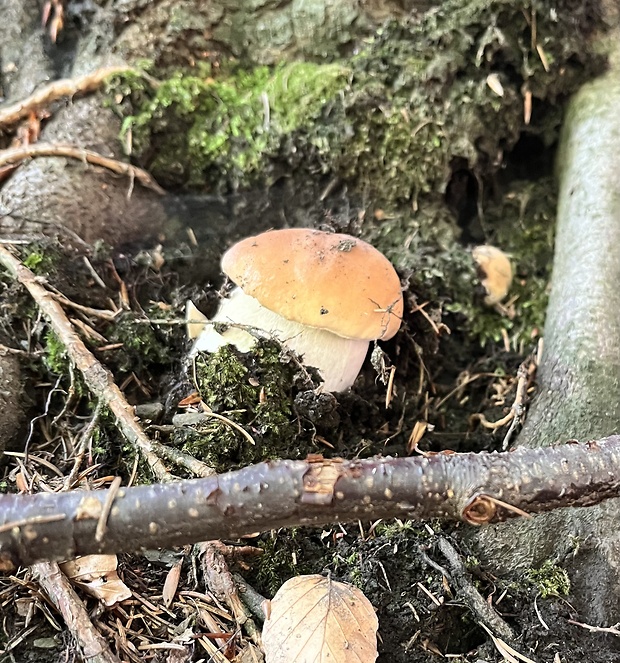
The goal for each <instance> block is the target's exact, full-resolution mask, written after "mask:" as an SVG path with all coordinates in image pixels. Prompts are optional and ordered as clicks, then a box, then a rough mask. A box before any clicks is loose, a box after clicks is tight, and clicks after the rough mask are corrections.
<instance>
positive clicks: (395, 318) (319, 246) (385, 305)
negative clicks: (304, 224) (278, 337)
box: [222, 228, 403, 341]
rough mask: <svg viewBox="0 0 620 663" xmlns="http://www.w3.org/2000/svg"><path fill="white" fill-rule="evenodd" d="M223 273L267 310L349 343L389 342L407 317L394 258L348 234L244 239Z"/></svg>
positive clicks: (294, 232) (301, 232)
mask: <svg viewBox="0 0 620 663" xmlns="http://www.w3.org/2000/svg"><path fill="white" fill-rule="evenodd" d="M222 270H223V271H224V273H226V274H227V275H228V276H229V277H230V278H231V279H232V280H233V281H234V282H235V283H236V284H237V285H238V286H239V287H240V288H241V289H242V290H243V292H245V293H246V294H247V295H251V296H252V297H255V298H256V299H257V300H258V301H259V302H260V303H261V304H262V305H263V306H264V307H265V308H268V309H269V310H271V311H274V312H275V313H279V314H280V315H281V316H283V317H285V318H287V319H289V320H295V321H296V322H300V323H301V324H304V325H308V326H310V327H318V328H320V329H327V330H329V331H331V332H333V333H334V334H338V335H339V336H344V337H346V338H357V339H364V340H369V341H370V340H374V339H388V338H392V336H394V334H396V332H397V331H398V329H399V327H400V323H401V320H402V315H403V295H402V292H401V287H400V280H399V278H398V275H397V274H396V271H395V270H394V267H392V264H391V263H390V261H389V260H388V259H387V258H386V257H385V256H384V255H383V254H382V253H380V252H379V251H377V249H375V248H374V247H373V246H371V245H370V244H368V243H367V242H364V241H362V240H361V239H357V238H355V237H351V236H350V235H342V234H334V233H327V232H322V231H320V230H310V229H308V228H289V229H285V230H273V231H270V232H266V233H262V234H261V235H257V236H256V237H247V238H246V239H243V240H241V241H240V242H239V243H237V244H235V245H234V246H232V247H231V248H230V249H229V250H228V251H227V252H226V253H225V254H224V256H223V258H222Z"/></svg>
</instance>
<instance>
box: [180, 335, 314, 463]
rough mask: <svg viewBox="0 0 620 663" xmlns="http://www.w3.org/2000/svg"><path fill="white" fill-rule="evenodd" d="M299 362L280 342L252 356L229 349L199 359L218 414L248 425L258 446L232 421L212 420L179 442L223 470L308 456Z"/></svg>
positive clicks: (200, 382)
mask: <svg viewBox="0 0 620 663" xmlns="http://www.w3.org/2000/svg"><path fill="white" fill-rule="evenodd" d="M298 372H299V368H298V366H297V364H296V363H295V362H293V361H291V359H290V357H289V356H287V355H286V354H284V353H283V352H282V350H281V348H280V347H279V345H277V344H276V343H274V342H270V341H261V342H260V343H258V344H257V346H256V348H255V349H254V350H253V351H252V352H249V353H246V354H242V353H239V352H238V351H237V350H235V348H233V347H232V346H225V347H223V348H221V349H220V350H219V351H218V352H216V353H214V354H207V353H200V354H199V355H198V356H197V357H196V359H195V377H196V386H197V388H198V391H199V393H200V395H201V397H202V399H203V401H204V402H205V403H206V404H207V405H208V406H209V407H210V408H211V409H212V410H213V411H214V412H216V413H219V414H221V415H223V416H225V417H226V418H227V419H229V420H230V421H232V422H234V423H235V424H238V425H239V426H241V427H243V429H244V430H245V431H247V433H248V434H249V435H250V436H251V437H252V438H253V440H254V442H255V444H254V445H252V444H251V443H250V441H249V440H248V439H247V438H246V437H245V436H244V435H243V434H241V433H240V431H239V430H238V429H236V428H235V427H234V426H233V425H231V424H230V423H227V422H225V421H222V420H221V419H216V418H213V419H208V420H207V421H206V422H204V423H201V424H199V425H197V426H196V427H195V428H184V429H182V431H181V432H180V433H179V437H178V440H177V441H178V442H181V443H182V444H183V447H184V449H185V451H187V452H189V453H191V454H194V455H196V456H197V457H199V458H202V459H203V460H205V461H206V462H208V463H209V464H211V465H213V466H214V467H216V468H217V469H218V470H219V471H224V470H229V469H231V468H232V466H235V465H246V464H249V463H255V462H259V461H261V460H267V459H270V458H291V457H300V456H302V457H303V456H305V455H306V454H307V453H308V452H309V451H310V447H308V445H307V443H306V442H303V441H301V440H300V439H299V438H298V437H297V433H298V425H297V421H296V417H295V415H294V412H293V394H294V386H293V384H294V382H295V379H296V375H297V373H298Z"/></svg>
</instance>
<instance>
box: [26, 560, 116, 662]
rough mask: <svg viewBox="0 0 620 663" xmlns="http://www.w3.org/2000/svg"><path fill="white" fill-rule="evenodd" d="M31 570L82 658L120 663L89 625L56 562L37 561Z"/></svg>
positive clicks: (82, 607) (86, 615)
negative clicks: (65, 625)
mask: <svg viewBox="0 0 620 663" xmlns="http://www.w3.org/2000/svg"><path fill="white" fill-rule="evenodd" d="M32 570H33V572H34V576H35V578H36V580H37V582H38V583H39V585H41V587H42V588H43V589H44V590H45V593H46V594H47V596H48V597H49V598H50V600H51V601H52V603H53V604H54V605H55V606H56V609H57V610H58V612H60V614H61V615H62V616H63V619H64V620H65V623H66V624H67V627H68V628H69V630H70V632H71V633H72V635H73V637H74V638H75V639H76V642H77V643H78V646H79V648H80V651H81V655H82V658H83V659H84V660H86V661H88V662H89V663H120V659H118V658H117V657H116V656H115V655H114V654H113V653H112V651H111V650H110V648H109V646H108V643H107V642H106V640H105V638H103V637H102V636H101V634H100V633H99V631H97V629H96V628H95V627H94V626H93V624H92V622H91V621H90V617H89V616H88V612H87V610H86V608H85V607H84V604H83V603H82V601H81V600H80V598H79V597H78V595H77V594H76V593H75V591H74V590H73V588H72V587H71V585H70V584H69V581H68V580H67V578H66V576H65V575H64V574H63V573H62V572H61V570H60V569H59V568H58V564H56V563H55V562H39V563H38V564H35V565H34V566H33V567H32Z"/></svg>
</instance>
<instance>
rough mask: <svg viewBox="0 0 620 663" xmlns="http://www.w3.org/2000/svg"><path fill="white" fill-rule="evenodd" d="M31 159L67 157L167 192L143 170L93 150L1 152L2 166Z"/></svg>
mask: <svg viewBox="0 0 620 663" xmlns="http://www.w3.org/2000/svg"><path fill="white" fill-rule="evenodd" d="M31 157H65V158H69V159H77V160H78V161H83V162H87V163H90V164H92V165H94V166H101V167H102V168H107V169H108V170H111V171H112V172H114V173H118V174H119V175H126V176H127V177H129V178H130V179H131V180H133V179H136V180H138V182H140V184H142V186H144V187H146V188H147V189H152V190H153V191H155V192H156V193H158V194H160V195H164V194H165V193H166V192H165V191H164V190H163V189H162V188H161V187H160V186H159V184H157V182H156V181H155V180H154V179H153V178H152V177H151V176H150V175H149V174H148V173H147V172H146V171H145V170H143V169H142V168H138V167H137V166H132V165H131V164H129V163H125V162H124V161H118V159H111V158H110V157H104V156H103V155H101V154H99V153H97V152H93V151H92V150H85V149H84V148H81V147H74V146H73V145H61V144H56V143H35V144H34V145H22V146H20V147H13V148H11V149H8V150H3V151H1V152H0V166H5V165H14V164H17V163H19V162H20V161H23V160H24V159H29V158H31Z"/></svg>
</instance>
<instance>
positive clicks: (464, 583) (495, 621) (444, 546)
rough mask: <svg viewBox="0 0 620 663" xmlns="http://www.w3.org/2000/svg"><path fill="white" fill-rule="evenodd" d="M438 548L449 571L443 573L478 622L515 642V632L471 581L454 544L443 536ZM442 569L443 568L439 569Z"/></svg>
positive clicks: (440, 538) (439, 538)
mask: <svg viewBox="0 0 620 663" xmlns="http://www.w3.org/2000/svg"><path fill="white" fill-rule="evenodd" d="M437 547H438V548H439V551H440V552H441V554H442V555H443V556H444V557H445V558H446V561H447V562H448V565H449V571H448V572H445V571H442V573H443V574H444V575H446V577H447V578H448V579H449V580H450V582H451V583H452V584H453V585H454V587H455V588H456V590H457V592H458V597H459V598H460V599H461V600H462V601H463V603H465V605H466V606H467V608H468V609H469V610H470V611H471V612H472V613H473V615H474V616H475V617H476V620H477V621H479V622H481V623H482V624H484V625H486V626H487V627H488V628H489V629H490V630H491V632H492V633H494V634H495V635H498V636H500V637H501V638H503V639H504V640H508V641H511V640H514V637H515V635H514V632H513V630H512V629H511V628H510V626H508V624H507V623H506V622H505V621H504V620H503V619H502V618H501V617H500V616H499V615H498V614H497V612H496V611H495V610H494V609H493V607H492V606H490V605H489V604H488V603H487V602H486V601H485V600H484V598H483V597H482V596H481V595H480V592H479V591H478V590H477V589H476V588H475V587H474V585H473V583H472V582H471V580H470V579H469V574H468V573H467V570H466V568H465V565H464V564H463V561H462V560H461V557H460V555H459V554H458V552H457V551H456V550H455V549H454V547H453V546H452V544H451V543H450V542H449V541H448V539H446V538H445V537H443V536H440V537H438V538H437ZM439 568H442V567H439Z"/></svg>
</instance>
